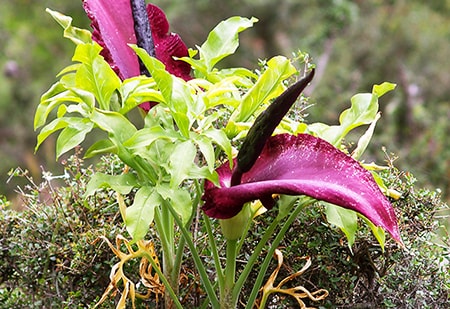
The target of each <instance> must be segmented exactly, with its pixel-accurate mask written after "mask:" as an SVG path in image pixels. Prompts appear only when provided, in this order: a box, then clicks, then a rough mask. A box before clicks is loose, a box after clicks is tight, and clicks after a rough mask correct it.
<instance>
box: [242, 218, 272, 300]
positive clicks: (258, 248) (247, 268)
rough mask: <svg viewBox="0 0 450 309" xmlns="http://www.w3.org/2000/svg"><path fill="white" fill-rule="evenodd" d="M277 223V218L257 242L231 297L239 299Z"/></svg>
mask: <svg viewBox="0 0 450 309" xmlns="http://www.w3.org/2000/svg"><path fill="white" fill-rule="evenodd" d="M279 222H280V221H279V220H278V217H277V218H275V219H274V220H273V221H272V223H271V224H270V225H269V227H268V228H267V229H266V231H265V233H264V235H263V237H262V238H261V240H260V241H259V242H258V245H256V247H255V249H254V250H253V253H252V255H251V256H250V258H249V260H248V262H247V265H245V267H244V270H243V271H242V273H241V274H240V276H239V278H238V280H237V281H236V284H235V286H234V291H233V297H236V298H237V297H239V295H240V293H241V290H242V287H243V286H244V283H245V281H246V280H247V278H248V276H249V275H250V273H251V271H252V270H253V266H254V265H255V263H256V261H257V259H258V257H259V256H260V254H261V252H262V250H263V249H264V247H265V245H266V244H267V242H268V241H269V240H270V238H271V237H272V235H273V233H274V231H275V229H276V228H277V226H278V223H279Z"/></svg>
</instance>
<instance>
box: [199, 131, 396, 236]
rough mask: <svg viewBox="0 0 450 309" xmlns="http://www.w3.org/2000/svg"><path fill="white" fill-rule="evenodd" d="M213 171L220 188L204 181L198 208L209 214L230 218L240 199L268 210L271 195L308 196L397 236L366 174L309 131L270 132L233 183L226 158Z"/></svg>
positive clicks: (387, 204)
mask: <svg viewBox="0 0 450 309" xmlns="http://www.w3.org/2000/svg"><path fill="white" fill-rule="evenodd" d="M217 173H218V174H219V182H220V187H216V186H215V185H214V184H213V183H211V182H209V181H207V182H206V184H205V193H204V196H203V200H204V201H205V203H204V206H203V210H204V211H205V213H206V214H207V215H208V216H209V217H213V218H218V219H227V218H231V217H233V216H235V215H236V214H238V213H239V211H240V210H241V209H242V207H243V205H244V204H245V203H247V202H250V201H253V200H257V199H259V200H261V202H262V204H263V205H264V206H265V207H266V208H267V209H270V208H272V207H273V206H274V205H275V200H274V199H273V197H272V195H273V194H287V195H308V196H310V197H313V198H315V199H318V200H322V201H326V202H329V203H332V204H335V205H338V206H342V207H344V208H348V209H352V210H354V211H356V212H359V213H360V214H362V215H364V216H365V217H366V218H367V219H369V220H370V221H372V223H374V224H375V225H376V226H381V227H382V228H384V229H385V230H386V231H388V232H389V233H390V234H391V235H392V237H393V238H394V239H395V240H397V241H400V234H399V230H398V226H397V220H396V216H395V213H394V209H393V208H392V206H391V204H390V202H389V200H388V199H387V198H386V197H385V196H384V195H383V193H382V192H381V191H380V189H379V187H378V185H377V184H376V182H375V180H374V178H373V177H372V174H371V173H370V172H369V171H367V170H366V169H364V168H363V167H362V166H361V165H360V164H359V162H358V161H356V160H355V159H353V158H352V157H350V156H348V155H346V154H345V153H343V152H342V151H340V150H338V149H337V148H335V147H334V146H333V145H331V144H330V143H328V142H326V141H324V140H322V139H320V138H317V137H314V136H312V135H308V134H299V135H297V136H293V135H289V134H281V135H276V136H272V137H270V138H269V139H268V140H267V141H266V144H265V146H264V149H263V150H262V152H261V154H260V155H259V157H258V159H257V160H256V162H255V164H254V165H253V166H252V168H251V169H250V170H249V171H248V172H246V173H243V175H242V178H241V182H240V183H239V184H238V185H235V186H230V182H231V176H232V170H230V164H229V163H228V162H226V163H224V164H223V165H222V166H221V167H219V168H218V169H217Z"/></svg>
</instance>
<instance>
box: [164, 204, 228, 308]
mask: <svg viewBox="0 0 450 309" xmlns="http://www.w3.org/2000/svg"><path fill="white" fill-rule="evenodd" d="M168 206H169V207H168V209H169V210H170V212H171V213H172V216H173V218H174V219H175V222H176V223H177V225H178V226H179V228H180V231H181V234H182V235H183V237H184V238H185V240H186V244H187V246H188V248H189V250H190V251H191V254H192V258H193V259H194V263H195V267H196V268H197V271H198V273H199V275H200V279H201V281H202V283H203V287H204V288H205V290H206V293H207V295H208V298H209V301H210V303H211V306H212V308H217V309H218V308H220V304H219V300H218V299H217V295H216V293H215V291H214V285H213V284H212V283H211V281H210V280H209V277H208V273H207V272H206V269H205V266H204V265H203V263H202V260H201V258H200V255H199V254H198V252H197V248H196V247H195V244H194V242H193V241H192V237H191V235H190V234H189V232H188V230H187V229H186V228H185V227H184V226H183V223H182V222H181V219H180V218H179V217H178V214H177V213H176V211H175V209H173V207H172V205H170V204H169V205H168Z"/></svg>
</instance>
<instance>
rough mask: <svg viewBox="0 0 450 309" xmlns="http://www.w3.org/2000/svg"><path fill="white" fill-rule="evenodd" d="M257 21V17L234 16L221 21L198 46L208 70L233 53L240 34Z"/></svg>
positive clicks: (237, 44)
mask: <svg viewBox="0 0 450 309" xmlns="http://www.w3.org/2000/svg"><path fill="white" fill-rule="evenodd" d="M257 21H258V19H256V18H251V19H248V18H244V17H239V16H234V17H230V18H229V19H227V20H224V21H222V22H220V23H219V24H218V25H217V26H216V27H215V28H214V29H213V30H212V31H211V32H210V33H209V35H208V38H207V39H206V41H205V43H203V44H202V46H201V47H199V48H198V49H199V51H200V59H201V60H203V63H204V64H205V67H206V70H207V71H208V72H210V71H211V70H212V68H213V67H214V66H215V65H216V64H217V63H218V62H219V61H220V60H222V59H223V58H225V57H227V56H229V55H231V54H233V53H234V52H235V51H236V49H237V48H238V46H239V38H238V34H239V33H240V32H242V31H244V30H245V29H247V28H250V27H252V26H253V24H254V23H255V22H257Z"/></svg>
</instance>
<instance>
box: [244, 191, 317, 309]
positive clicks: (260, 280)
mask: <svg viewBox="0 0 450 309" xmlns="http://www.w3.org/2000/svg"><path fill="white" fill-rule="evenodd" d="M314 202H315V200H314V199H312V198H305V199H304V200H303V201H302V202H301V203H299V205H298V206H297V207H296V208H295V209H294V211H293V212H292V213H291V214H290V215H289V217H288V219H287V220H286V221H285V222H284V224H283V227H282V228H281V230H280V231H279V232H278V234H277V236H276V237H275V239H274V241H273V242H272V245H271V246H270V249H269V251H268V252H267V255H266V257H265V258H264V262H263V264H262V265H261V268H260V271H259V274H258V277H257V278H256V281H255V283H254V285H253V289H252V292H251V293H250V297H249V299H248V301H247V306H246V307H245V308H246V309H251V308H252V306H253V304H254V302H255V300H256V297H257V296H258V292H259V290H260V288H261V286H262V284H263V280H264V276H265V274H266V272H267V269H268V268H269V264H270V261H271V260H272V256H273V254H274V252H275V250H276V249H277V247H278V245H279V244H280V242H281V240H283V237H284V235H285V234H286V232H287V231H288V229H289V228H290V226H291V224H292V223H293V222H294V220H295V218H297V216H298V214H299V213H300V212H301V211H302V210H303V209H304V208H305V207H307V206H309V205H311V204H312V203H314ZM277 219H278V217H277V218H276V219H275V220H274V222H275V221H277ZM278 222H280V220H278ZM265 234H266V233H265ZM264 236H265V235H264ZM258 245H259V244H258ZM252 266H253V265H252ZM261 308H264V307H261Z"/></svg>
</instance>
